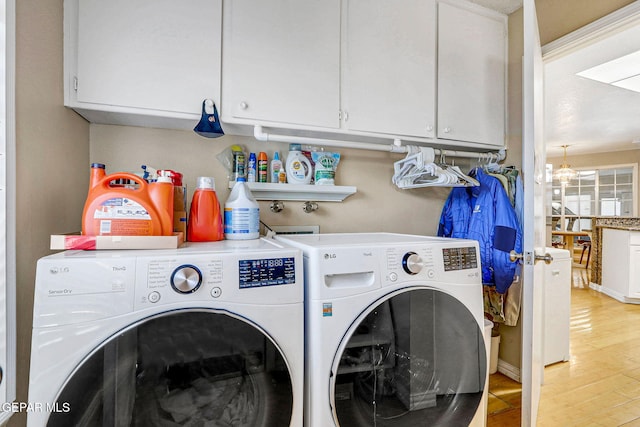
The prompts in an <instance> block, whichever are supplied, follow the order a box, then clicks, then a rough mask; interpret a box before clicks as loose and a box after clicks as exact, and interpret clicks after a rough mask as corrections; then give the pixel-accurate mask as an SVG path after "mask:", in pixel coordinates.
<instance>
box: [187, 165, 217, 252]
mask: <svg viewBox="0 0 640 427" xmlns="http://www.w3.org/2000/svg"><path fill="white" fill-rule="evenodd" d="M223 239H224V229H223V228H222V216H221V214H220V203H219V202H218V196H216V191H215V180H214V179H213V178H212V177H209V176H201V177H198V185H197V188H196V191H195V192H194V193H193V198H192V200H191V207H190V209H189V222H188V223H187V240H188V241H190V242H215V241H218V240H223Z"/></svg>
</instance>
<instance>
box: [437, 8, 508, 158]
mask: <svg viewBox="0 0 640 427" xmlns="http://www.w3.org/2000/svg"><path fill="white" fill-rule="evenodd" d="M506 64H507V19H506V16H504V15H501V14H498V13H495V12H493V11H490V10H487V9H484V8H479V7H475V5H473V4H470V3H462V2H460V3H458V2H456V3H451V4H450V3H445V2H440V3H438V108H437V109H438V113H437V114H438V122H437V128H438V138H442V139H450V140H457V141H468V142H474V143H480V144H488V145H495V146H503V145H504V144H505V111H506V109H505V106H506V101H505V99H506Z"/></svg>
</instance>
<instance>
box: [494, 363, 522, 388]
mask: <svg viewBox="0 0 640 427" xmlns="http://www.w3.org/2000/svg"><path fill="white" fill-rule="evenodd" d="M498 372H500V373H501V374H503V375H505V376H507V377H509V378H511V379H512V380H514V381H517V382H519V383H521V382H522V381H521V380H520V368H518V367H515V366H513V365H512V364H510V363H507V362H505V361H504V360H502V359H498Z"/></svg>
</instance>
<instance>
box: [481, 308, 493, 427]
mask: <svg viewBox="0 0 640 427" xmlns="http://www.w3.org/2000/svg"><path fill="white" fill-rule="evenodd" d="M492 330H493V322H492V321H491V320H488V319H484V347H485V350H486V356H487V359H486V360H487V374H486V376H485V380H484V381H485V384H484V391H483V393H482V399H483V400H484V408H483V419H484V425H485V426H486V425H487V416H488V412H489V411H488V409H489V398H488V395H489V369H490V368H491V366H490V364H491V362H490V361H491V331H492Z"/></svg>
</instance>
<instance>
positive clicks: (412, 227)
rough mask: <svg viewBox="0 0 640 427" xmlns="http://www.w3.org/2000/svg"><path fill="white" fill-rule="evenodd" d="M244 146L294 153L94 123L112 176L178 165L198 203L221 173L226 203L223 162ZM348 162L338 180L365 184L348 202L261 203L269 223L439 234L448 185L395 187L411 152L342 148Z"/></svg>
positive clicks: (249, 142) (95, 140)
mask: <svg viewBox="0 0 640 427" xmlns="http://www.w3.org/2000/svg"><path fill="white" fill-rule="evenodd" d="M233 144H240V145H242V146H244V147H245V148H246V150H247V151H253V152H256V153H257V152H259V151H265V152H267V153H268V154H269V157H271V156H272V154H273V151H274V150H278V151H280V154H281V155H283V154H285V155H286V152H287V151H288V145H287V144H281V143H274V142H266V143H265V142H258V141H256V140H255V139H253V138H248V137H237V136H230V135H225V136H224V137H221V138H218V139H208V138H203V137H201V136H198V135H196V134H195V133H194V132H191V131H173V130H160V129H148V128H137V127H126V126H109V125H91V156H90V158H91V161H92V162H101V163H105V164H106V165H107V173H112V172H116V171H139V170H140V165H142V164H148V165H151V166H153V167H156V168H167V169H174V170H177V171H179V172H182V173H183V174H184V180H185V184H186V185H187V187H188V190H189V193H188V201H190V200H191V195H192V193H193V190H194V187H195V183H196V178H197V177H198V176H213V177H215V180H216V193H217V195H218V198H219V199H220V201H221V202H223V203H224V200H226V198H227V196H228V194H229V190H228V188H227V184H228V179H227V171H226V169H225V168H224V167H223V166H222V164H221V163H220V162H219V161H218V160H217V159H216V156H217V155H218V154H219V153H220V152H221V151H222V150H224V149H225V148H227V147H228V146H230V145H233ZM338 151H339V152H340V153H341V160H340V163H339V165H338V170H337V179H336V180H337V184H338V185H350V186H355V187H357V189H358V191H357V193H356V194H354V195H353V196H350V197H349V198H347V199H346V200H345V201H344V202H342V203H330V202H326V203H319V206H320V208H319V209H318V211H316V212H314V213H309V214H307V213H304V212H303V211H302V202H285V209H284V211H282V212H280V213H272V212H271V211H270V210H269V202H260V218H261V220H262V221H263V222H265V223H266V224H267V225H294V224H295V225H319V226H320V231H321V232H323V233H330V232H345V231H390V232H401V233H417V234H434V233H435V232H436V231H437V225H438V220H439V218H440V209H441V208H442V204H443V202H444V199H445V198H446V197H447V195H448V190H447V189H444V188H431V189H418V190H412V191H403V190H398V189H397V188H396V187H395V186H393V185H392V184H391V176H392V174H393V162H394V161H395V160H398V159H401V158H402V157H404V156H403V155H398V154H390V153H377V152H369V151H362V150H338Z"/></svg>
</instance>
